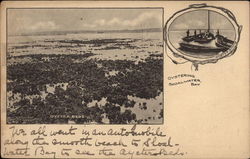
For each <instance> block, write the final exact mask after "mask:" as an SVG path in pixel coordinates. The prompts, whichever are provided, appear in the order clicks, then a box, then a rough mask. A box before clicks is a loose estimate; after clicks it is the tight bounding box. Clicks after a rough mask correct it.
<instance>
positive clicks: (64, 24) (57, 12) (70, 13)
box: [7, 9, 162, 34]
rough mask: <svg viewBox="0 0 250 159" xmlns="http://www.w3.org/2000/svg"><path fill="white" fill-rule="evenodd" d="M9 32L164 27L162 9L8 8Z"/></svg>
mask: <svg viewBox="0 0 250 159" xmlns="http://www.w3.org/2000/svg"><path fill="white" fill-rule="evenodd" d="M7 18H8V19H7V20H8V21H7V22H8V33H10V34H19V33H28V32H42V31H75V30H124V29H145V28H161V27H162V9H8V12H7Z"/></svg>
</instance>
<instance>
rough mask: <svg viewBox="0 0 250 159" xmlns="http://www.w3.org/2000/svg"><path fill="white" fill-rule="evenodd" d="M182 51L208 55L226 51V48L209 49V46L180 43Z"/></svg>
mask: <svg viewBox="0 0 250 159" xmlns="http://www.w3.org/2000/svg"><path fill="white" fill-rule="evenodd" d="M179 45H180V48H179V49H180V50H182V51H190V52H195V53H208V52H216V53H217V52H220V51H225V50H226V48H224V47H207V46H200V45H193V44H188V43H179Z"/></svg>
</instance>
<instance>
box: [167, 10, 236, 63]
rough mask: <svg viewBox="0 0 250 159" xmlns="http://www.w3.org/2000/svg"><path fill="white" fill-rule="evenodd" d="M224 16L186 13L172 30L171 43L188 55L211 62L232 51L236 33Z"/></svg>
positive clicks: (176, 19)
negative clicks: (218, 56) (209, 59)
mask: <svg viewBox="0 0 250 159" xmlns="http://www.w3.org/2000/svg"><path fill="white" fill-rule="evenodd" d="M235 30H236V29H235V27H234V25H233V24H232V23H231V21H230V20H229V19H228V18H227V17H226V16H224V15H222V14H220V13H218V12H216V11H213V10H207V9H199V10H193V11H188V12H185V13H183V14H181V15H179V16H177V17H176V18H175V19H174V20H173V21H172V23H171V24H170V25H169V28H168V40H169V42H170V44H171V45H172V46H173V47H174V48H175V49H177V50H178V51H179V52H181V53H183V54H184V55H186V56H190V57H193V58H199V59H207V58H211V57H214V56H217V55H219V54H220V53H223V52H226V51H227V50H229V49H230V48H231V47H232V46H233V44H234V42H235V40H236V31H235Z"/></svg>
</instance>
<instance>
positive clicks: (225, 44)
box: [215, 35, 234, 49]
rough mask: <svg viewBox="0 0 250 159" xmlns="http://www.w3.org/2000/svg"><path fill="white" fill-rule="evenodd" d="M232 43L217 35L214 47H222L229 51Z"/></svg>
mask: <svg viewBox="0 0 250 159" xmlns="http://www.w3.org/2000/svg"><path fill="white" fill-rule="evenodd" d="M233 43H234V41H232V40H230V39H228V38H226V37H224V36H222V35H217V36H216V41H215V45H216V46H217V47H224V48H227V49H229V48H230V47H231V46H232V45H233Z"/></svg>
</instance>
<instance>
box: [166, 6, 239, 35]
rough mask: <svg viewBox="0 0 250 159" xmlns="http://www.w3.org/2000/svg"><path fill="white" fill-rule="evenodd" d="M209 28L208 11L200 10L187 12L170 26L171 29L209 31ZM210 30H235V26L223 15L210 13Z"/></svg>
mask: <svg viewBox="0 0 250 159" xmlns="http://www.w3.org/2000/svg"><path fill="white" fill-rule="evenodd" d="M207 27H208V11H207V10H198V11H191V12H186V13H184V14H182V15H180V16H179V17H177V18H176V19H175V20H174V21H173V23H172V24H171V25H170V27H169V29H170V31H171V30H179V29H207ZM210 28H211V29H226V30H234V27H233V25H232V24H231V23H230V21H229V20H228V19H227V18H226V17H224V16H223V15H221V14H219V13H217V12H214V11H210Z"/></svg>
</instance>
